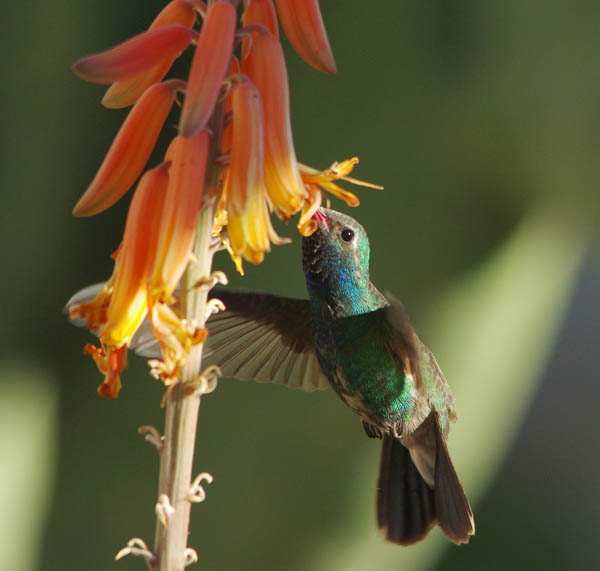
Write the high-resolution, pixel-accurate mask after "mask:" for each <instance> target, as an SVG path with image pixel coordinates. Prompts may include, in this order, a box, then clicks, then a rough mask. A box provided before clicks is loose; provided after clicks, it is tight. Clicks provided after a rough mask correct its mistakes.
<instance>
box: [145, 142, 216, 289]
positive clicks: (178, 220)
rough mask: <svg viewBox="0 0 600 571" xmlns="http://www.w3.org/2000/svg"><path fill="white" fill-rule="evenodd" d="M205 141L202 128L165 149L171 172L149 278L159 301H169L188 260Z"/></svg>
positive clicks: (196, 208)
mask: <svg viewBox="0 0 600 571" xmlns="http://www.w3.org/2000/svg"><path fill="white" fill-rule="evenodd" d="M209 142H210V136H209V133H208V131H206V130H204V131H200V132H199V133H197V134H196V135H194V136H193V137H182V136H178V137H176V138H175V139H174V140H173V143H172V145H171V147H170V148H169V150H168V152H167V156H169V157H170V158H171V171H170V175H169V186H168V189H167V194H166V198H165V203H164V207H163V212H162V214H161V219H160V232H159V237H158V246H157V256H156V260H155V264H154V270H153V272H152V278H151V280H150V294H151V296H152V297H153V298H156V299H159V300H161V301H170V297H171V294H172V293H173V291H174V290H175V286H176V285H177V283H178V282H179V279H180V278H181V275H182V274H183V271H184V270H185V268H186V266H187V264H188V262H189V261H190V255H191V251H192V245H193V242H194V236H195V233H196V220H197V218H198V213H199V211H200V205H201V202H202V190H203V186H204V175H205V172H206V159H207V155H208V145H209Z"/></svg>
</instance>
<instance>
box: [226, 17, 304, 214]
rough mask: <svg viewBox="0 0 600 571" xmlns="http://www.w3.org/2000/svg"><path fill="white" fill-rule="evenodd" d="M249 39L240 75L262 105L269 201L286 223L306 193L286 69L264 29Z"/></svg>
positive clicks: (274, 41) (277, 46) (278, 49)
mask: <svg viewBox="0 0 600 571" xmlns="http://www.w3.org/2000/svg"><path fill="white" fill-rule="evenodd" d="M253 36H254V37H253V40H252V46H251V49H250V52H249V54H248V55H247V56H246V58H245V59H243V60H242V72H243V73H245V74H246V75H247V76H248V77H249V78H250V80H251V81H252V83H253V84H254V85H255V86H256V87H257V88H258V91H259V92H260V95H261V98H262V102H263V111H264V140H265V167H264V170H265V185H266V187H267V193H268V195H269V200H270V203H271V206H272V208H273V209H274V210H275V212H276V213H277V214H278V216H280V217H281V218H283V219H284V220H288V219H289V218H290V217H292V216H293V215H294V214H296V212H298V210H299V209H300V207H301V205H302V203H303V202H304V200H305V199H306V198H307V196H308V193H307V191H306V189H305V188H304V185H303V183H302V178H301V177H300V171H299V169H298V163H297V160H296V152H295V150H294V141H293V138H292V124H291V119H290V101H289V88H288V78H287V70H286V67H285V60H284V57H283V50H282V48H281V44H280V43H279V40H278V39H277V38H276V37H275V36H274V35H273V34H271V33H270V32H269V31H268V30H266V29H264V30H261V31H259V32H258V33H255V34H253ZM234 121H235V117H234Z"/></svg>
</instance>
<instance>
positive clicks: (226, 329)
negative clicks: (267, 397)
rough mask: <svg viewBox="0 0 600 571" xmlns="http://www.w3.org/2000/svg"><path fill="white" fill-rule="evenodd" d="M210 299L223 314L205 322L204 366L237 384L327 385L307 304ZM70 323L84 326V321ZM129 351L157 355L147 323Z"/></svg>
mask: <svg viewBox="0 0 600 571" xmlns="http://www.w3.org/2000/svg"><path fill="white" fill-rule="evenodd" d="M103 285H104V284H101V283H100V284H95V285H93V286H88V287H87V288H84V289H82V290H80V291H79V292H77V293H76V294H75V295H74V296H73V297H72V298H71V299H70V300H69V301H68V302H67V305H66V309H68V308H69V307H71V306H72V305H75V304H78V303H83V302H86V301H91V300H92V299H94V297H95V296H96V295H97V293H98V292H99V291H100V290H101V289H102V286H103ZM209 297H211V298H212V297H218V298H219V299H220V300H221V301H223V303H225V305H226V311H223V312H219V313H217V314H215V315H213V316H212V317H211V318H210V319H209V320H208V323H207V327H208V330H209V336H208V339H207V340H206V342H205V344H204V354H203V359H202V362H203V364H204V365H207V366H208V365H218V366H219V367H220V368H221V371H222V373H223V376H224V377H228V378H235V379H238V380H242V381H247V380H253V381H258V382H267V383H277V384H281V385H285V386H287V387H290V388H297V389H301V390H303V391H314V390H319V389H326V388H328V387H329V386H330V385H329V381H328V380H327V377H325V375H324V374H323V372H322V370H321V367H320V366H319V362H318V360H317V354H316V350H315V341H314V335H313V331H312V327H311V322H310V308H309V302H308V300H304V299H293V298H288V297H281V296H277V295H274V294H270V293H266V292H259V291H251V290H241V289H239V290H236V289H233V288H218V287H216V288H213V289H212V290H211V291H210V293H209ZM72 322H73V323H74V324H75V325H78V326H85V322H84V321H83V320H72ZM94 333H97V332H94ZM130 348H131V349H133V350H134V351H135V352H136V353H138V354H139V355H141V356H143V357H147V358H160V357H161V352H160V346H159V344H158V341H157V340H156V337H155V336H154V332H153V331H152V326H151V325H150V322H149V320H148V319H145V320H144V322H143V323H142V325H141V326H140V327H139V329H138V331H137V332H136V334H135V335H134V337H133V339H132V340H131V343H130Z"/></svg>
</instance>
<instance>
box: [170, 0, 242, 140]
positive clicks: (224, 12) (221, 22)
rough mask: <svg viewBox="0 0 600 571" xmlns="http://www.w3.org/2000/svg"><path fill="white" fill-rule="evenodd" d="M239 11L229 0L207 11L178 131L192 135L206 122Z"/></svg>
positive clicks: (227, 63) (226, 65) (225, 69)
mask: <svg viewBox="0 0 600 571" xmlns="http://www.w3.org/2000/svg"><path fill="white" fill-rule="evenodd" d="M236 20H237V14H236V10H235V8H234V7H233V5H232V4H230V3H229V2H228V1H227V0H218V1H217V2H213V3H212V4H211V5H210V7H209V8H208V10H207V12H206V16H205V18H204V23H203V25H202V30H201V31H200V36H199V38H198V42H197V45H196V51H195V53H194V58H193V60H192V67H191V70H190V76H189V82H188V89H187V93H186V96H185V101H184V104H183V110H182V112H181V121H180V124H179V132H180V133H181V135H183V136H184V137H191V136H192V135H194V134H196V133H198V132H199V131H201V130H202V129H204V127H205V126H206V123H207V122H208V119H209V117H210V116H211V114H212V112H213V110H214V107H215V104H216V102H217V98H218V96H219V92H220V90H221V85H222V83H223V80H224V79H225V76H226V74H227V72H228V70H229V66H230V64H231V55H232V53H233V42H234V36H235V26H236Z"/></svg>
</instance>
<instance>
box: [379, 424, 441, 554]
mask: <svg viewBox="0 0 600 571" xmlns="http://www.w3.org/2000/svg"><path fill="white" fill-rule="evenodd" d="M436 519H437V518H436V511H435V497H434V493H433V490H432V489H431V488H430V487H429V486H428V485H427V483H426V482H425V480H424V479H423V478H422V477H421V474H419V471H418V470H417V468H416V466H415V465H414V464H413V461H412V460H411V458H410V453H409V452H408V448H406V447H405V446H403V445H402V443H401V442H400V440H398V439H397V438H394V437H393V436H390V435H389V434H386V435H385V436H384V437H383V445H382V448H381V463H380V466H379V481H378V485H377V525H378V526H379V528H380V529H382V530H383V531H384V532H385V534H386V539H387V540H388V541H391V542H392V543H397V544H398V545H412V544H413V543H417V542H418V541H421V540H422V539H423V538H424V537H425V536H426V535H427V533H428V532H429V530H430V529H431V527H432V526H433V524H434V523H435V522H436Z"/></svg>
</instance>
